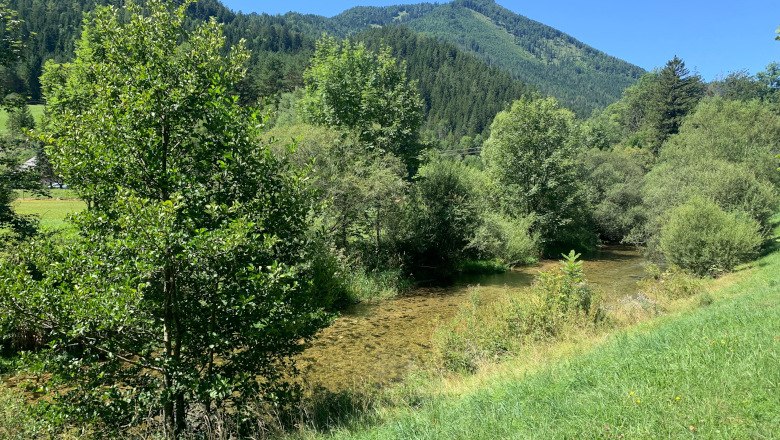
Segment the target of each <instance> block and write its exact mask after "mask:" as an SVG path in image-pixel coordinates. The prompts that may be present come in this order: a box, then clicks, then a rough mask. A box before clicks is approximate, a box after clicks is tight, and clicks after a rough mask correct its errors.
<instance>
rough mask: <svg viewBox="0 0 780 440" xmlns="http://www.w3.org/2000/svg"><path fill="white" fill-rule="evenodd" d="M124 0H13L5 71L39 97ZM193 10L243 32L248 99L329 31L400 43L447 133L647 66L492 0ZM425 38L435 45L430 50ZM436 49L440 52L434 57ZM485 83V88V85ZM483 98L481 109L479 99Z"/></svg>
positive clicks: (603, 98) (615, 81)
mask: <svg viewBox="0 0 780 440" xmlns="http://www.w3.org/2000/svg"><path fill="white" fill-rule="evenodd" d="M119 3H121V1H120V0H80V1H74V2H70V3H67V4H66V3H63V2H58V1H54V0H10V1H9V5H10V6H11V7H12V8H14V9H16V10H18V11H19V15H20V17H21V18H23V20H24V24H23V34H24V36H25V41H27V43H28V45H27V49H26V54H25V58H24V60H23V61H22V62H21V63H20V64H19V65H18V66H16V67H15V68H14V69H7V70H6V71H4V72H0V81H2V82H3V83H5V85H6V86H7V88H9V89H11V90H14V91H17V92H21V93H25V94H27V95H29V96H30V97H31V99H32V101H34V102H37V101H39V100H40V96H41V90H40V83H39V81H38V78H39V76H40V74H41V73H42V66H43V64H44V62H45V60H47V59H54V60H57V61H66V60H68V59H70V58H71V57H72V54H73V49H74V42H75V40H76V38H77V36H78V33H79V30H80V27H81V19H82V15H83V13H84V12H87V11H90V10H92V9H93V8H94V7H95V5H96V4H119ZM189 15H190V17H191V18H192V20H193V21H200V20H205V19H207V18H208V17H216V19H217V20H218V21H220V22H222V23H224V24H225V35H226V37H227V40H228V42H229V44H235V43H237V42H238V41H239V40H241V39H242V38H243V39H245V40H246V41H247V46H248V47H249V48H250V49H251V50H252V53H253V57H252V61H251V63H250V69H249V77H248V79H247V81H246V82H245V84H244V86H243V87H242V90H241V91H240V92H241V94H242V96H243V97H244V99H245V101H247V102H252V101H256V100H257V99H258V98H263V97H271V96H274V95H276V94H277V93H279V92H284V91H291V90H293V89H295V88H296V87H299V86H301V85H302V72H303V70H304V69H305V67H306V65H307V63H308V60H309V57H310V56H311V53H312V51H313V49H314V43H315V41H316V40H317V38H319V36H320V35H322V33H331V34H335V35H339V36H356V38H368V39H369V40H375V42H376V41H379V40H381V41H382V42H383V43H384V44H387V45H389V46H391V47H393V48H394V55H395V56H396V57H398V58H400V59H403V60H406V61H407V62H408V64H409V76H410V78H411V79H413V80H417V81H418V82H419V83H420V85H421V87H422V90H421V92H422V94H423V96H424V98H425V100H426V112H427V117H428V119H427V122H426V128H428V129H430V130H431V132H432V133H435V135H436V136H437V137H441V135H444V136H445V137H450V138H459V137H461V136H465V135H468V136H475V135H477V134H479V133H481V132H482V130H483V129H484V127H485V126H486V125H488V124H489V121H491V120H492V118H493V116H494V115H495V113H496V112H497V111H498V110H500V109H502V108H503V107H504V106H505V104H506V103H507V102H508V101H511V100H512V99H516V98H517V97H518V96H520V94H521V93H522V92H523V91H528V90H531V89H537V90H539V91H541V92H542V93H544V94H549V95H552V96H555V97H557V98H558V99H559V100H561V102H562V103H563V104H564V105H565V106H567V107H569V108H571V109H573V110H575V111H576V112H577V113H578V114H579V115H581V116H587V115H589V114H590V113H591V111H592V110H593V109H595V108H601V107H605V106H606V105H608V104H610V103H612V102H614V101H616V100H617V99H618V98H619V97H620V93H621V92H622V91H623V89H624V88H626V87H627V86H629V85H630V84H632V83H633V82H634V80H635V79H636V78H638V76H639V75H640V74H641V73H642V70H641V69H639V68H637V67H635V66H632V65H630V64H628V63H626V62H623V61H621V60H618V59H616V58H613V57H610V56H608V55H606V54H604V53H602V52H599V51H598V50H596V49H593V48H590V47H588V46H586V45H584V44H582V43H580V42H578V41H576V40H575V39H573V38H572V37H570V36H568V35H566V34H564V33H562V32H560V31H558V30H555V29H553V28H550V27H548V26H545V25H543V24H541V23H537V22H535V21H533V20H529V19H527V18H525V17H522V16H520V15H517V14H514V13H513V12H511V11H509V10H507V9H505V8H502V7H501V6H499V5H497V4H496V3H494V2H492V1H464V0H457V1H455V2H453V3H446V4H431V3H422V4H416V5H401V6H390V7H382V8H379V7H356V8H352V9H349V10H347V11H345V12H343V13H342V14H339V15H337V16H335V17H333V18H325V17H321V16H316V15H303V14H297V13H288V14H285V15H278V16H271V15H268V14H243V13H236V12H233V11H231V10H229V9H228V8H226V7H225V6H224V5H223V4H222V3H221V2H220V1H218V0H200V1H198V2H197V3H195V4H194V5H192V6H191V7H190V10H189ZM398 25H401V26H406V27H408V28H409V29H411V30H413V31H415V33H417V34H418V35H417V36H414V37H412V36H413V35H414V34H412V33H407V32H403V31H399V30H395V29H389V30H386V31H385V32H384V33H383V35H381V36H379V35H378V34H377V33H376V32H378V31H377V30H376V28H381V27H388V28H396V27H399V26H398ZM419 35H423V36H427V37H432V38H426V39H425V40H420V39H418V40H417V41H418V42H417V43H415V44H414V45H412V46H410V45H409V41H411V39H412V38H418V36H419ZM423 41H424V44H422V43H420V42H423ZM375 42H373V43H370V44H375ZM423 46H424V47H423ZM401 47H403V48H402V49H399V48H401ZM434 47H435V49H434ZM421 48H422V49H425V51H424V52H420V51H419V50H420V49H421ZM436 54H452V56H448V57H447V58H449V59H441V58H435V57H436V56H437V55H436ZM429 55H431V56H433V57H434V58H432V59H426V56H429ZM466 55H471V56H472V57H471V58H469V57H468V56H466ZM444 61H446V62H448V63H449V67H448V68H449V69H450V71H449V73H447V75H448V76H449V78H447V79H443V76H442V75H443V71H442V69H443V64H442V62H444ZM453 63H456V64H457V63H461V64H463V63H466V64H468V67H467V68H458V69H452V67H453V66H454V64H453ZM429 65H430V66H429ZM463 66H465V64H464V65H461V66H460V67H463ZM488 79H489V80H488ZM477 80H480V81H482V82H481V83H480V82H476V81H477ZM440 81H444V82H445V84H439V82H440ZM455 84H459V86H457V87H456V86H454V85H455ZM479 88H484V90H481V91H480V90H477V89H479ZM475 90H476V91H479V92H481V93H476V94H475ZM463 93H465V94H463ZM464 103H468V104H464ZM475 103H477V104H478V105H476V107H479V108H478V109H474V108H469V105H474V104H475Z"/></svg>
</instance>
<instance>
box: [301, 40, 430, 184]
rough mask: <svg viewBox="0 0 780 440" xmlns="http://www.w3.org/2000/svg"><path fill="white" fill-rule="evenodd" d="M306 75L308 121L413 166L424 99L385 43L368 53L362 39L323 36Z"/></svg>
mask: <svg viewBox="0 0 780 440" xmlns="http://www.w3.org/2000/svg"><path fill="white" fill-rule="evenodd" d="M304 80H305V82H306V97H305V99H304V102H303V110H304V112H305V114H306V117H307V119H308V120H309V121H311V122H313V123H316V124H320V125H326V126H329V127H335V128H339V129H344V130H348V131H351V132H353V133H355V134H356V135H357V136H358V138H359V139H360V140H361V141H362V142H364V143H365V144H366V145H368V146H370V147H373V148H376V149H378V150H380V151H384V152H389V153H392V154H394V155H396V156H398V157H399V158H401V159H402V160H403V161H404V163H405V164H407V167H408V168H409V169H410V170H413V168H414V165H415V162H416V158H417V155H418V153H419V152H420V149H421V144H420V142H419V128H420V125H421V124H422V100H421V99H420V96H419V93H418V92H417V86H416V84H415V83H414V82H409V81H408V80H407V78H406V68H405V66H404V65H403V63H400V64H399V63H398V61H397V60H396V59H395V58H393V57H392V56H391V55H390V50H389V48H386V47H385V48H383V49H382V50H380V51H379V52H372V51H370V50H368V49H367V48H366V47H365V45H364V44H363V43H357V44H355V43H352V42H350V41H349V40H347V41H343V42H339V41H337V40H336V39H335V38H333V37H327V36H326V37H323V38H322V39H321V40H320V41H319V42H318V43H317V50H316V52H315V53H314V56H313V58H312V61H311V66H310V67H309V68H308V69H307V70H306V72H305V73H304Z"/></svg>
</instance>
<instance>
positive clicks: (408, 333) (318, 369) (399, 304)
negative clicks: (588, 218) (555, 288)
mask: <svg viewBox="0 0 780 440" xmlns="http://www.w3.org/2000/svg"><path fill="white" fill-rule="evenodd" d="M556 264H558V263H557V262H556V261H543V262H541V263H540V264H539V265H537V266H534V267H525V268H520V269H515V270H512V271H509V272H507V273H504V274H499V275H482V276H470V277H463V278H462V279H460V280H459V281H458V282H457V283H456V284H454V285H453V286H450V287H444V288H419V289H415V290H413V291H411V292H409V293H408V294H406V295H404V296H402V297H399V298H395V299H391V300H386V301H381V302H378V303H371V304H358V305H356V306H354V307H352V308H351V309H350V310H348V311H346V312H345V313H343V314H342V316H341V317H339V318H338V319H337V320H336V321H335V322H334V323H333V324H332V325H331V326H330V327H328V328H326V329H324V330H323V331H322V332H321V333H320V335H319V336H318V337H317V339H315V341H314V342H313V343H312V345H311V347H310V348H308V349H307V350H306V351H305V352H304V353H303V354H302V355H301V358H300V360H299V364H300V366H301V367H302V368H303V372H304V377H305V378H306V380H307V381H308V382H310V383H312V384H316V385H321V386H324V387H325V388H328V389H331V390H338V389H344V388H347V387H351V386H356V385H365V384H381V383H386V382H389V381H393V380H397V379H400V378H402V377H403V376H404V375H405V374H406V373H407V372H408V371H409V370H410V369H412V368H414V366H415V365H419V364H421V363H422V362H424V361H425V358H426V356H428V355H429V354H430V353H431V337H432V334H433V332H434V330H435V329H436V328H437V326H438V325H439V323H440V322H441V321H442V320H446V319H448V318H450V317H452V316H453V315H454V314H455V313H456V311H457V310H458V308H459V307H460V306H461V304H463V303H465V302H467V301H469V298H470V291H471V290H472V289H471V286H481V287H483V289H481V291H480V292H481V294H482V295H491V294H493V295H499V294H504V293H506V291H507V290H508V289H511V290H517V289H521V288H523V287H526V286H528V285H530V284H531V282H532V281H533V279H534V276H535V275H536V274H537V273H538V272H539V271H540V270H545V269H548V268H550V267H553V266H554V265H556ZM644 266H645V260H644V259H643V258H642V255H641V253H640V252H639V251H638V250H636V249H635V248H633V247H628V246H609V247H605V248H603V249H602V250H601V251H600V252H599V253H598V254H596V255H595V256H592V257H590V259H586V260H585V266H584V267H585V277H586V278H587V279H588V281H589V282H590V283H591V284H592V285H594V286H595V287H596V288H597V289H599V290H600V291H602V292H603V293H604V294H605V295H606V296H608V297H615V296H622V295H626V294H631V293H634V292H635V291H636V282H637V281H638V280H639V279H640V278H641V277H642V275H643V274H644ZM488 298H489V296H488Z"/></svg>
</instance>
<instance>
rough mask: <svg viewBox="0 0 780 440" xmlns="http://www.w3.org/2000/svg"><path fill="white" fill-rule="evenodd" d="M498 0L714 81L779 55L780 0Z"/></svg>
mask: <svg viewBox="0 0 780 440" xmlns="http://www.w3.org/2000/svg"><path fill="white" fill-rule="evenodd" d="M497 2H498V3H499V4H500V5H502V6H504V7H505V8H507V9H510V10H512V11H514V12H516V13H518V14H521V15H524V16H526V17H529V18H531V19H534V20H536V21H540V22H542V23H544V24H546V25H549V26H552V27H554V28H556V29H559V30H561V31H563V32H565V33H567V34H569V35H571V36H573V37H575V38H577V39H578V40H580V41H582V42H584V43H586V44H588V45H590V46H592V47H595V48H596V49H599V50H601V51H603V52H606V53H607V54H609V55H612V56H615V57H618V58H621V59H623V60H626V61H628V62H631V63H633V64H636V65H638V66H640V67H642V68H644V69H647V70H652V69H654V68H657V67H662V66H663V65H664V64H665V63H666V61H668V60H669V59H671V58H672V57H674V56H675V55H677V56H679V57H680V58H682V59H683V60H684V61H685V64H686V66H687V67H688V68H689V69H690V70H691V71H694V72H697V73H699V74H700V75H701V76H702V77H704V79H705V80H707V81H711V80H713V79H717V78H719V77H723V76H725V75H726V74H728V73H729V72H735V71H741V70H747V71H748V72H749V73H751V74H755V73H756V72H758V71H761V70H763V69H764V67H766V65H767V64H769V63H770V62H773V61H777V62H780V41H774V37H775V31H776V30H777V28H778V27H780V2H778V0H709V1H703V0H687V1H686V0H683V1H680V0H650V1H645V2H636V1H631V0H620V1H617V0H603V1H598V0H596V1H587V2H586V1H574V0H544V1H535V0H525V1H519V0H497ZM223 3H224V4H225V5H227V6H228V7H229V8H231V9H233V10H239V11H243V12H258V13H263V12H265V13H269V14H283V13H285V12H288V11H295V12H301V13H311V14H318V15H324V16H326V17H332V16H334V15H337V14H338V13H340V12H341V11H343V10H345V9H349V8H351V7H353V6H386V5H393V4H408V3H419V1H416V0H390V1H383V0H335V1H302V0H285V1H279V0H259V1H258V0H254V1H253V0H223ZM439 3H442V2H439ZM445 3H446V2H445Z"/></svg>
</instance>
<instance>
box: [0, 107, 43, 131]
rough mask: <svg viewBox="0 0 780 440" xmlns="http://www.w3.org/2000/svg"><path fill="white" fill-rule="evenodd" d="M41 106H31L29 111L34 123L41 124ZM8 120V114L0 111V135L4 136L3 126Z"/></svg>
mask: <svg viewBox="0 0 780 440" xmlns="http://www.w3.org/2000/svg"><path fill="white" fill-rule="evenodd" d="M43 107H44V106H43V105H31V106H30V111H31V112H32V114H33V117H34V118H35V122H36V123H40V122H41V118H43ZM7 120H8V113H7V112H6V111H5V110H0V135H3V134H5V132H6V129H5V124H6V121H7Z"/></svg>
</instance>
